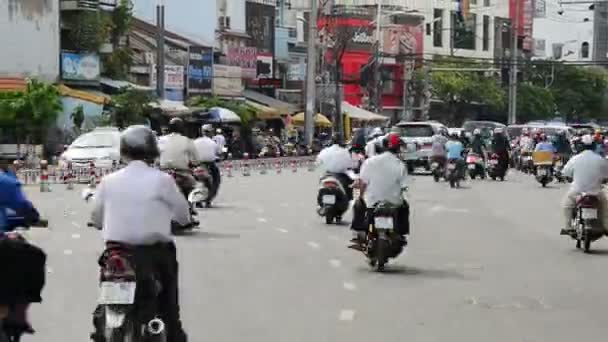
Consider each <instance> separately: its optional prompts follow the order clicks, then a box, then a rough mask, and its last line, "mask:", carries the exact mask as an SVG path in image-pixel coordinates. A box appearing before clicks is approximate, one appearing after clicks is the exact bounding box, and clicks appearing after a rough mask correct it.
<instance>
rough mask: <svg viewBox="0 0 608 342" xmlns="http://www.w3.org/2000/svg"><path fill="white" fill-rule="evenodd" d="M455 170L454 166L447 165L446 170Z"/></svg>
mask: <svg viewBox="0 0 608 342" xmlns="http://www.w3.org/2000/svg"><path fill="white" fill-rule="evenodd" d="M455 168H456V165H454V164H448V170H454V169H455Z"/></svg>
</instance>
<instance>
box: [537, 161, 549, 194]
mask: <svg viewBox="0 0 608 342" xmlns="http://www.w3.org/2000/svg"><path fill="white" fill-rule="evenodd" d="M536 180H537V181H538V182H539V183H540V184H541V185H542V186H543V188H544V187H546V186H547V184H549V183H551V182H552V181H553V169H552V166H551V165H538V166H537V167H536Z"/></svg>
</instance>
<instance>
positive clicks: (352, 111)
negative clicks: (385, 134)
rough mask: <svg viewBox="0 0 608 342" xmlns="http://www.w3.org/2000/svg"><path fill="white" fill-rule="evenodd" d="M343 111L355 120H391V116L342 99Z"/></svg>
mask: <svg viewBox="0 0 608 342" xmlns="http://www.w3.org/2000/svg"><path fill="white" fill-rule="evenodd" d="M342 111H343V112H344V113H345V114H346V115H348V116H349V117H350V118H351V119H353V120H359V121H366V122H374V121H375V122H384V121H388V120H389V118H388V117H386V116H383V115H378V114H375V113H372V112H370V111H367V110H365V109H363V108H359V107H355V106H353V105H351V104H350V103H348V102H346V101H342Z"/></svg>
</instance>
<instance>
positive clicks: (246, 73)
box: [228, 46, 258, 79]
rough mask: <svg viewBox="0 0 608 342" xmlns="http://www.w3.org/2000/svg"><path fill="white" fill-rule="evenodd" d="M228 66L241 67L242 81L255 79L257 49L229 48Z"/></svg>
mask: <svg viewBox="0 0 608 342" xmlns="http://www.w3.org/2000/svg"><path fill="white" fill-rule="evenodd" d="M228 64H229V65H231V66H238V67H241V70H242V73H243V75H242V77H243V79H254V78H256V77H257V64H258V49H257V48H255V47H243V46H239V47H231V48H229V49H228Z"/></svg>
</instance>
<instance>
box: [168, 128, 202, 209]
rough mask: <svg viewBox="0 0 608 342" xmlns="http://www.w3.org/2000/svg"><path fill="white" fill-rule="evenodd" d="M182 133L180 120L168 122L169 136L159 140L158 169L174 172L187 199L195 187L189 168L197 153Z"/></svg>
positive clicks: (196, 157)
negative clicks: (172, 170)
mask: <svg viewBox="0 0 608 342" xmlns="http://www.w3.org/2000/svg"><path fill="white" fill-rule="evenodd" d="M183 131H184V121H183V120H182V119H180V118H173V119H171V121H169V134H168V135H165V136H163V137H162V138H161V139H160V141H161V144H160V146H159V148H160V168H161V169H163V170H165V169H174V170H175V172H176V176H177V179H176V182H177V184H178V186H179V187H180V189H181V191H182V193H183V194H184V196H185V197H186V198H187V197H188V194H190V191H192V189H194V185H195V180H194V177H193V176H192V171H190V166H191V164H193V163H196V161H198V153H197V151H196V148H195V147H194V143H193V142H192V140H190V138H188V137H186V136H184V135H183Z"/></svg>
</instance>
